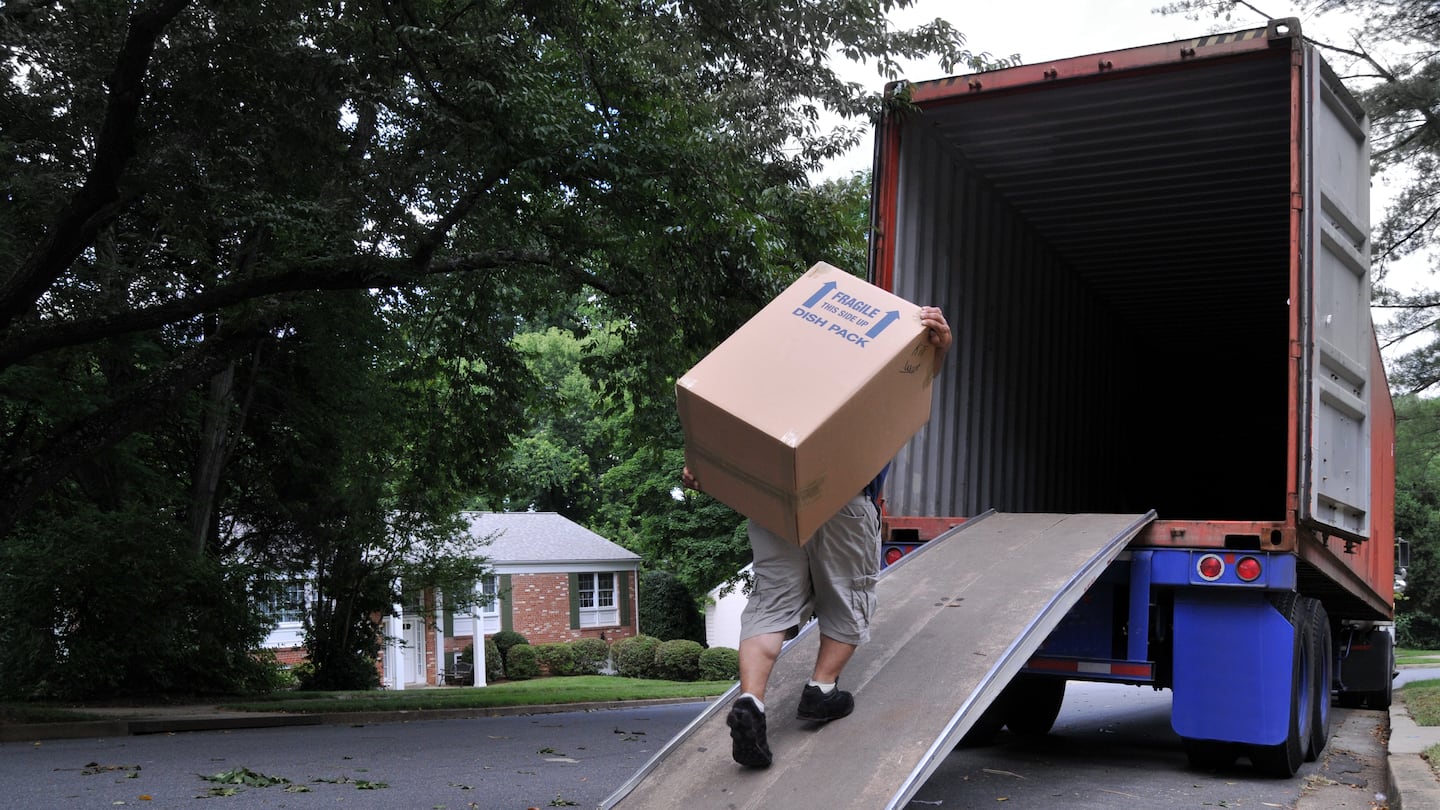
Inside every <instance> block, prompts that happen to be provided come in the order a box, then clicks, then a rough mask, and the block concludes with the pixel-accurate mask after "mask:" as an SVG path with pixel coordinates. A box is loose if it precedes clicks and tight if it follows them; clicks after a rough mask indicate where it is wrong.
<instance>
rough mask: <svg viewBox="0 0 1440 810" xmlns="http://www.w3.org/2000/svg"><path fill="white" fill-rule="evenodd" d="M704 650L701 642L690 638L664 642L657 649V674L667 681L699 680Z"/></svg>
mask: <svg viewBox="0 0 1440 810" xmlns="http://www.w3.org/2000/svg"><path fill="white" fill-rule="evenodd" d="M704 651H705V648H704V647H702V646H700V644H699V642H695V641H691V640H690V639H688V638H676V639H671V640H669V641H666V642H663V643H661V645H660V646H659V647H658V648H656V650H655V671H656V674H657V675H658V676H659V677H661V678H663V679H665V680H667V681H696V680H699V679H700V653H702V652H704Z"/></svg>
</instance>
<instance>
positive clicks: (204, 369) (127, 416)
mask: <svg viewBox="0 0 1440 810" xmlns="http://www.w3.org/2000/svg"><path fill="white" fill-rule="evenodd" d="M265 334H266V330H265V328H264V327H263V325H254V326H250V327H248V328H245V329H240V330H236V331H234V332H231V333H229V334H225V335H220V336H217V337H214V338H211V339H207V340H205V341H204V342H203V343H201V344H200V345H198V346H196V347H195V348H193V349H191V350H190V351H189V352H187V353H186V354H184V355H182V356H180V357H178V358H176V359H175V360H174V361H172V362H171V363H170V364H168V365H167V366H164V367H162V368H160V369H159V370H157V371H156V372H155V373H153V374H151V375H150V376H149V377H147V378H146V379H145V380H143V381H142V382H141V383H140V384H139V385H138V386H136V387H135V388H134V389H132V390H131V391H130V392H129V393H128V394H126V395H124V396H121V397H119V398H117V399H116V400H115V401H113V402H112V403H110V405H108V406H107V407H105V408H103V409H101V410H99V411H97V412H94V413H89V414H86V415H84V416H82V417H80V418H79V419H78V420H77V421H75V422H73V423H71V424H70V425H68V426H66V427H65V428H63V429H61V430H60V431H58V432H57V433H56V435H55V437H54V438H53V439H51V440H50V441H48V442H46V444H45V445H44V446H43V447H42V448H40V449H39V451H38V452H36V453H34V454H33V455H29V456H23V457H18V458H11V459H10V460H8V461H7V462H6V463H5V464H4V466H3V467H0V537H5V536H6V535H8V534H9V533H10V530H11V529H12V528H14V526H15V523H16V521H18V520H19V518H20V516H21V515H23V514H24V513H25V512H27V511H29V509H30V508H31V507H32V506H34V504H35V502H36V501H37V500H39V498H40V497H41V496H42V495H43V494H44V493H45V492H46V491H47V490H48V489H50V487H52V486H54V485H55V484H57V483H59V482H60V481H63V480H64V479H65V478H66V477H67V476H69V475H70V474H71V473H73V472H74V471H75V470H76V469H77V468H78V467H79V466H80V465H81V464H82V463H84V462H85V461H86V460H88V459H90V458H93V457H94V455H95V454H96V453H98V452H100V451H102V450H104V449H106V448H108V447H111V446H113V445H114V444H115V443H116V442H118V441H120V440H121V439H123V438H125V437H126V436H128V435H130V434H131V433H132V432H134V431H135V430H136V429H137V427H138V426H140V425H142V424H144V423H145V422H146V421H147V420H149V419H151V418H152V417H153V415H154V411H155V408H156V407H157V405H158V404H159V403H169V402H172V401H174V400H175V399H177V398H178V397H180V395H181V394H182V393H184V392H185V391H188V390H189V389H191V388H193V387H194V386H195V385H197V384H199V383H200V382H201V381H202V380H204V379H206V378H207V377H210V376H211V375H213V374H215V373H216V372H217V371H219V369H220V368H222V367H223V366H224V365H225V364H226V363H228V362H230V359H231V358H232V357H235V356H238V355H239V354H241V353H243V352H244V351H247V350H249V349H250V348H251V347H252V346H253V345H254V343H255V341H256V340H259V339H262V338H263V337H264V335H265Z"/></svg>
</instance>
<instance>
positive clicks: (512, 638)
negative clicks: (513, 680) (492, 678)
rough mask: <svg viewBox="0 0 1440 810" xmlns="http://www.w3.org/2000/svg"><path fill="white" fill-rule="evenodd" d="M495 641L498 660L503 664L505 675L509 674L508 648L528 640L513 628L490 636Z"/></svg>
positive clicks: (508, 675) (527, 642)
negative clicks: (498, 652) (498, 655)
mask: <svg viewBox="0 0 1440 810" xmlns="http://www.w3.org/2000/svg"><path fill="white" fill-rule="evenodd" d="M490 638H491V639H493V640H494V642H495V648H496V649H498V650H499V651H500V660H501V661H502V662H504V664H505V676H506V677H507V678H508V677H512V676H511V675H510V648H511V647H514V646H515V645H516V644H529V643H530V640H529V639H527V638H525V637H524V636H522V635H520V634H519V633H517V632H515V631H514V630H501V631H500V632H498V633H496V634H495V635H493V636H491V637H490Z"/></svg>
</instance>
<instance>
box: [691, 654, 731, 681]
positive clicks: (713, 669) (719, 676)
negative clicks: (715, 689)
mask: <svg viewBox="0 0 1440 810" xmlns="http://www.w3.org/2000/svg"><path fill="white" fill-rule="evenodd" d="M739 678H740V653H739V652H737V651H736V650H735V649H734V648H733V647H711V648H709V649H708V650H705V651H704V652H702V653H700V680H702V681H734V680H738V679H739Z"/></svg>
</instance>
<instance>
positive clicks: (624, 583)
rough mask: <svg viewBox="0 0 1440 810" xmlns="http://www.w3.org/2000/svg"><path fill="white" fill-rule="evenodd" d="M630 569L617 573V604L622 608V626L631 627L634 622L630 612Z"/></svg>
mask: <svg viewBox="0 0 1440 810" xmlns="http://www.w3.org/2000/svg"><path fill="white" fill-rule="evenodd" d="M631 573H632V572H630V571H617V572H616V573H615V604H616V605H617V606H618V607H619V608H620V626H621V627H629V626H630V625H631V624H633V623H634V622H633V621H632V620H633V619H634V616H632V615H631V613H630V575H631Z"/></svg>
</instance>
